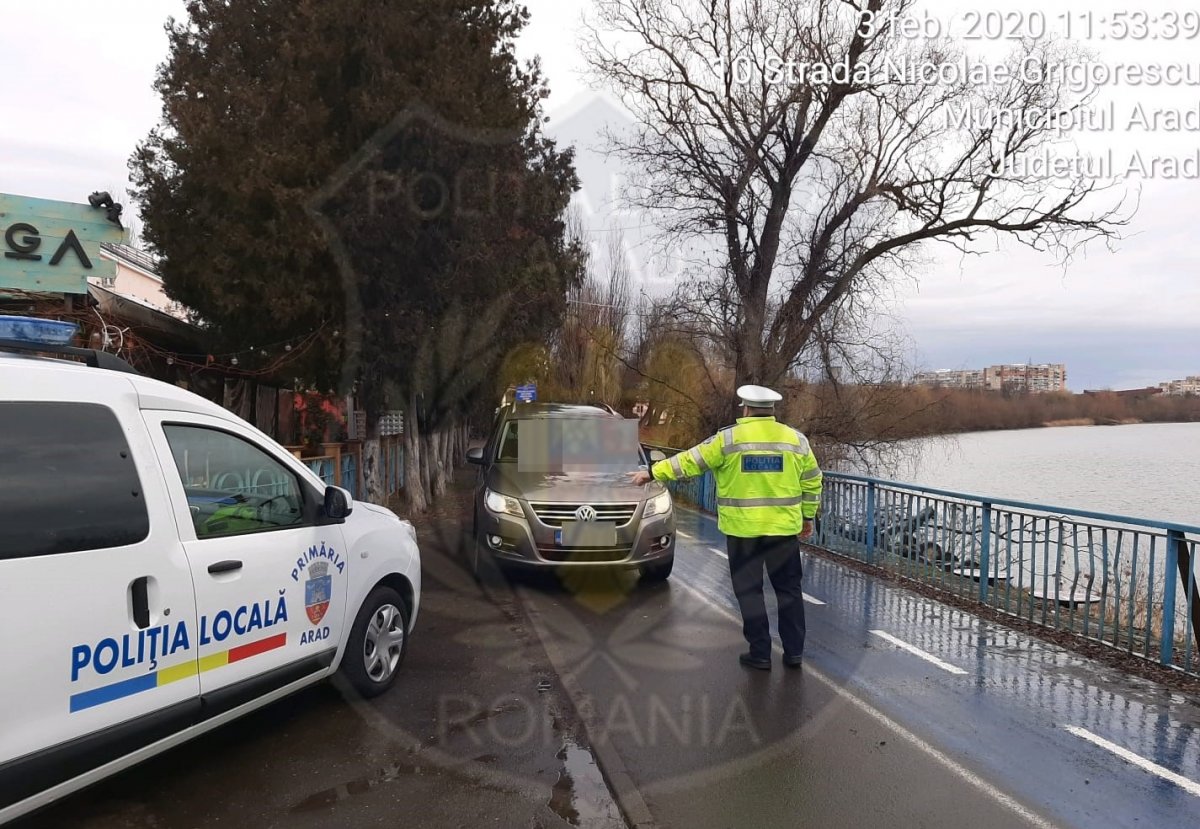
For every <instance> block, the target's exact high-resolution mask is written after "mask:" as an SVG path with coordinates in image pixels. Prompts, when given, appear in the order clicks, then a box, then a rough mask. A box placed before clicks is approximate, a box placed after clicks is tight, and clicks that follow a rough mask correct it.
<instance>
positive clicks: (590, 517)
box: [575, 504, 596, 521]
mask: <svg viewBox="0 0 1200 829" xmlns="http://www.w3.org/2000/svg"><path fill="white" fill-rule="evenodd" d="M575 517H576V518H578V519H579V520H580V521H595V520H596V508H595V507H591V506H588V505H587V504H584V505H583V506H582V507H580V508H579V509H577V510H575Z"/></svg>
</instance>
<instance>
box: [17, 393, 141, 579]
mask: <svg viewBox="0 0 1200 829" xmlns="http://www.w3.org/2000/svg"><path fill="white" fill-rule="evenodd" d="M149 533H150V517H149V515H148V514H147V512H146V499H145V496H144V493H143V492H142V484H141V481H140V480H139V479H138V474H137V467H136V466H135V465H134V462H133V457H132V455H131V454H130V451H129V444H128V442H127V441H126V440H125V433H124V432H123V431H122V429H121V424H120V423H119V422H118V420H117V416H116V413H115V412H113V411H112V409H109V408H107V407H106V406H101V405H99V404H96V403H60V402H53V403H51V402H46V403H35V402H25V401H21V402H0V559H6V558H24V557H28V556H45V555H54V554H56V553H73V552H77V551H80V550H98V549H103V548H108V547H121V546H124V545H126V544H136V543H137V542H139V541H142V540H143V539H145V538H146V536H147V535H149Z"/></svg>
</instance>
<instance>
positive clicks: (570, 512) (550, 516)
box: [529, 502, 638, 527]
mask: <svg viewBox="0 0 1200 829" xmlns="http://www.w3.org/2000/svg"><path fill="white" fill-rule="evenodd" d="M529 506H531V507H532V508H533V512H534V514H535V515H536V516H537V517H538V520H539V521H541V522H542V523H543V524H545V525H546V526H548V527H561V526H562V524H563V521H575V520H577V519H576V518H575V510H577V509H579V508H580V507H581V506H583V504H535V503H532V502H531V503H530V504H529ZM590 506H591V507H592V508H593V509H595V510H596V520H597V521H612V522H613V523H614V524H616V525H617V526H618V527H623V526H625V525H626V524H628V523H629V522H630V521H632V520H633V514H634V513H635V512H637V508H638V505H637V504H590Z"/></svg>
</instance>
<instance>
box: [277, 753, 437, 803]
mask: <svg viewBox="0 0 1200 829" xmlns="http://www.w3.org/2000/svg"><path fill="white" fill-rule="evenodd" d="M420 773H421V767H420V766H415V765H410V764H408V763H393V764H392V765H390V766H384V767H383V768H381V769H378V770H377V771H375V772H373V773H372V774H369V775H367V776H366V777H360V778H358V779H357V780H351V781H350V782H348V783H342V784H341V785H339V786H334V787H333V788H331V789H325V790H323V791H319V792H317V793H316V794H312V795H309V796H308V797H306V798H304V800H302V801H300V802H299V803H297V804H296V805H295V806H293V807H292V809H291V811H292V812H318V811H321V810H323V809H328V808H329V807H331V806H333V805H335V804H336V803H338V802H339V801H342V800H346V799H347V798H349V797H353V796H355V795H360V794H366V793H367V792H369V791H371V789H374V788H375V787H376V786H379V785H382V784H384V783H391V782H392V781H394V780H398V779H399V778H400V777H401V775H412V774H420Z"/></svg>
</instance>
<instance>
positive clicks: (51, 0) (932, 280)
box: [0, 0, 1200, 391]
mask: <svg viewBox="0 0 1200 829" xmlns="http://www.w3.org/2000/svg"><path fill="white" fill-rule="evenodd" d="M527 5H528V6H529V8H530V10H531V13H532V21H531V24H530V26H529V28H528V30H527V32H526V35H525V36H524V38H523V40H522V43H521V50H522V53H523V55H524V56H526V57H532V56H533V55H540V56H541V58H542V62H543V67H544V69H545V71H546V74H547V75H548V77H549V79H550V84H551V89H552V95H551V98H550V101H549V107H548V114H549V115H550V118H551V122H550V131H551V132H552V133H553V134H555V135H556V136H557V137H559V138H560V140H562V141H564V142H569V143H574V144H576V146H577V147H578V148H579V152H580V159H579V166H580V168H581V173H582V176H583V180H584V190H583V192H582V193H581V194H580V196H579V203H580V206H581V209H582V210H583V212H584V214H585V216H586V218H587V221H588V224H589V226H590V227H592V228H593V229H594V230H595V231H596V238H597V240H602V239H605V238H607V237H608V235H610V234H611V233H612V228H613V227H623V228H627V230H626V231H625V234H624V235H625V237H626V241H627V242H628V243H629V245H630V250H629V256H630V259H631V261H632V263H633V264H634V266H635V269H636V271H637V272H638V273H639V274H640V276H641V278H642V279H643V280H644V281H645V283H646V285H647V286H648V290H651V291H654V290H662V289H664V288H665V287H667V285H668V284H669V282H670V281H671V279H673V278H674V274H675V272H676V271H677V269H678V262H673V261H672V260H671V257H670V256H665V257H664V256H662V255H656V254H655V253H654V247H653V245H652V239H651V236H652V234H653V228H652V227H646V225H647V224H648V221H647V220H646V219H645V218H643V217H639V216H637V215H631V214H628V213H621V212H619V210H618V207H617V205H616V203H615V198H614V196H615V190H616V189H617V188H618V187H619V184H620V181H621V179H622V175H623V173H622V168H621V167H620V165H618V164H615V163H614V162H613V161H612V160H611V159H607V158H605V157H604V156H603V155H602V154H601V149H602V147H601V145H600V142H599V139H598V137H597V135H596V133H597V132H598V130H599V129H600V127H601V125H602V124H604V123H606V122H608V123H616V124H619V123H620V121H621V119H622V115H621V113H619V112H618V111H617V110H616V109H615V108H614V107H613V104H612V103H611V101H610V100H609V99H608V98H606V97H605V96H604V95H602V94H598V93H597V92H596V91H593V90H591V89H590V88H589V85H588V82H587V78H586V77H585V75H584V66H583V64H582V60H581V58H580V50H579V47H578V40H577V33H578V29H579V21H580V18H581V15H582V14H583V13H584V12H585V11H586V10H587V9H588V8H589V3H587V2H583V0H527ZM924 5H925V6H927V7H928V8H929V9H930V11H931V12H932V13H934V14H937V15H938V16H939V17H944V18H948V16H949V15H951V14H953V15H955V18H954V22H955V25H962V23H963V17H962V15H963V13H964V12H965V10H968V9H971V8H977V9H979V10H981V11H988V10H994V9H996V8H1003V9H1004V10H1006V11H1020V10H1022V9H1036V8H1042V9H1047V10H1049V9H1054V12H1053V13H1054V14H1057V12H1058V11H1059V10H1060V9H1061V10H1066V9H1071V10H1074V11H1077V12H1080V13H1082V12H1084V11H1086V10H1088V9H1091V10H1092V11H1093V15H1094V20H1093V22H1094V25H1096V26H1097V27H1098V28H1099V27H1100V20H1101V18H1105V19H1106V20H1107V18H1108V15H1110V14H1111V13H1112V12H1115V11H1128V10H1129V9H1131V8H1137V7H1138V6H1137V5H1136V4H1129V3H1128V0H1124V2H1112V1H1111V0H1089V2H1065V3H1057V4H1046V3H1044V2H1039V3H1033V2H1022V0H1006V2H1005V3H1002V4H997V3H994V2H991V3H976V2H970V0H956V2H932V0H931V2H928V3H926V4H924ZM1142 7H1144V8H1149V7H1153V9H1154V14H1155V15H1158V14H1161V13H1163V12H1165V11H1166V10H1167V9H1172V8H1173V9H1179V10H1181V11H1186V10H1187V9H1188V6H1187V4H1186V3H1184V2H1175V0H1167V1H1166V2H1164V0H1156V2H1155V3H1153V4H1142ZM181 10H182V2H179V0H107V2H104V3H95V2H90V0H78V1H77V2H76V0H39V2H37V3H28V4H25V3H22V4H17V3H4V4H3V5H2V6H0V77H4V78H5V79H6V82H5V83H4V84H3V85H0V113H3V115H4V117H3V118H2V119H0V191H3V192H9V193H20V194H23V195H29V196H37V197H42V198H52V199H66V200H73V201H83V200H84V199H85V197H86V196H87V194H88V193H89V192H91V191H92V190H95V189H110V190H113V191H121V190H123V189H124V188H125V187H126V186H127V170H126V161H127V159H128V157H129V154H130V152H131V151H132V149H133V147H134V145H135V143H136V142H137V141H138V140H139V139H141V138H142V137H144V136H145V134H146V133H147V132H148V130H149V129H150V128H151V127H152V126H153V125H154V124H155V122H156V120H157V117H158V112H159V105H158V100H157V97H156V95H155V93H154V91H153V89H152V86H151V85H152V82H153V79H154V72H155V67H156V66H157V65H158V64H159V63H160V62H161V61H162V60H163V59H164V57H165V55H166V37H165V36H164V34H163V24H164V22H165V20H166V18H167V16H168V15H170V14H172V13H174V14H180V13H181ZM1110 31H1111V28H1110ZM1088 46H1089V47H1090V48H1092V49H1093V50H1094V51H1095V52H1096V53H1098V54H1099V55H1100V56H1101V57H1102V58H1103V59H1104V60H1105V61H1108V62H1113V63H1116V62H1121V63H1146V62H1148V61H1159V62H1172V61H1181V62H1186V61H1189V60H1191V61H1197V62H1200V59H1198V58H1197V57H1196V55H1198V54H1200V48H1198V46H1200V40H1191V41H1188V40H1183V39H1180V40H1177V41H1174V42H1164V41H1162V40H1158V41H1149V40H1148V41H1144V42H1140V43H1139V42H1134V41H1131V40H1128V39H1126V40H1121V41H1114V40H1112V39H1106V40H1105V41H1101V40H1099V38H1098V37H1097V38H1095V39H1093V40H1092V41H1091V42H1090V43H1089V44H1088ZM1197 71H1200V70H1197ZM1103 94H1104V95H1105V96H1108V97H1111V99H1112V100H1114V101H1116V102H1117V103H1118V105H1119V106H1121V107H1123V108H1128V107H1130V106H1132V104H1133V102H1136V101H1144V102H1146V103H1147V104H1148V105H1153V106H1173V107H1179V108H1185V109H1186V108H1192V109H1200V87H1178V88H1166V87H1160V88H1156V89H1146V88H1140V89H1134V88H1128V87H1126V88H1116V87H1114V88H1108V89H1105V90H1104V92H1103ZM1083 140H1084V142H1085V145H1086V146H1087V148H1088V149H1091V150H1096V151H1100V150H1103V149H1104V148H1105V147H1107V146H1112V147H1114V148H1115V149H1117V150H1118V151H1121V152H1127V151H1128V150H1129V149H1130V148H1132V147H1136V148H1138V149H1141V150H1143V151H1144V152H1145V153H1147V154H1150V155H1176V156H1187V155H1188V154H1190V153H1195V152H1196V151H1197V149H1198V148H1200V132H1179V133H1174V134H1171V133H1167V132H1165V131H1159V132H1156V133H1152V134H1135V133H1126V132H1120V133H1112V134H1105V135H1099V136H1086V137H1085V138H1084V139H1083ZM1129 186H1130V187H1131V188H1133V189H1134V190H1135V191H1136V192H1139V193H1140V199H1141V209H1140V212H1139V213H1138V215H1137V217H1136V218H1135V220H1134V223H1133V226H1132V227H1130V228H1129V229H1128V232H1127V234H1126V236H1127V238H1126V239H1125V240H1124V241H1122V242H1120V243H1119V244H1118V246H1117V249H1116V250H1115V251H1108V250H1106V249H1105V248H1103V247H1100V246H1096V247H1093V248H1092V249H1089V251H1088V253H1087V255H1086V256H1084V257H1080V258H1078V259H1077V260H1076V261H1075V262H1073V263H1072V264H1071V265H1070V266H1069V267H1068V268H1067V269H1066V270H1065V271H1064V270H1063V268H1061V267H1059V266H1057V265H1056V264H1055V263H1054V262H1053V261H1052V260H1051V259H1048V258H1046V257H1043V256H1039V255H1036V254H1033V253H1031V252H1028V251H1026V250H1024V249H1021V248H1020V247H1019V246H1006V247H1005V248H1004V249H1003V250H1001V251H999V252H997V253H993V254H990V255H987V256H983V257H977V258H971V259H968V260H966V261H963V260H962V259H960V258H957V257H951V256H944V257H939V258H937V259H935V261H933V262H932V263H931V265H930V267H929V269H928V270H927V271H926V272H925V273H924V274H923V275H922V276H921V278H920V281H919V283H918V284H916V285H908V284H905V285H903V286H901V287H900V288H898V290H897V296H896V298H895V301H894V303H893V304H892V309H893V313H894V315H895V316H896V318H897V319H898V320H899V321H900V325H901V327H902V329H903V331H904V333H905V334H906V336H907V337H908V338H909V339H910V340H911V341H912V343H913V344H914V353H913V360H914V362H915V363H916V364H918V365H921V366H924V367H927V368H958V367H972V366H982V365H988V364H992V363H1000V362H1024V361H1027V360H1032V361H1035V362H1065V363H1066V364H1067V368H1068V375H1069V383H1070V386H1071V388H1072V389H1074V390H1076V391H1078V390H1082V389H1084V388H1103V387H1114V388H1124V387H1133V386H1143V385H1147V384H1156V383H1158V382H1160V381H1163V380H1169V379H1175V378H1178V377H1182V376H1184V375H1188V374H1200V279H1198V277H1200V253H1198V252H1197V248H1196V245H1195V240H1196V238H1197V236H1198V235H1200V230H1198V228H1197V225H1198V223H1200V222H1198V218H1197V212H1198V202H1200V199H1198V198H1197V197H1198V196H1200V181H1197V180H1177V181H1168V180H1163V179H1152V180H1145V181H1133V182H1130V184H1129ZM114 195H115V193H114Z"/></svg>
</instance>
